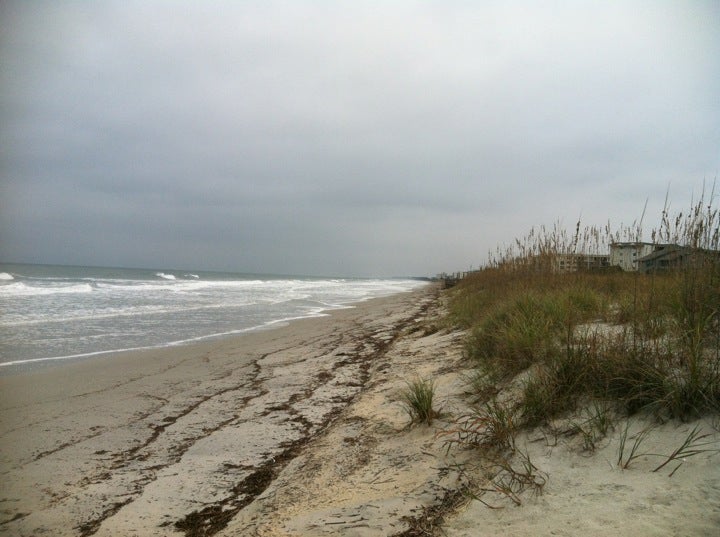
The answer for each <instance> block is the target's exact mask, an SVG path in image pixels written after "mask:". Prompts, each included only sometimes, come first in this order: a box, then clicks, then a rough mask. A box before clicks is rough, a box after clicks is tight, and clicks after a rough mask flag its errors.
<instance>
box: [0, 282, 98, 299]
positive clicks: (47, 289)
mask: <svg viewBox="0 0 720 537" xmlns="http://www.w3.org/2000/svg"><path fill="white" fill-rule="evenodd" d="M92 290H93V286H92V285H90V284H89V283H83V284H78V285H58V286H42V287H36V286H33V285H26V284H24V283H23V282H15V283H11V284H10V285H3V286H0V295H3V296H38V295H55V294H71V293H92Z"/></svg>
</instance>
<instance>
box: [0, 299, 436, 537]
mask: <svg viewBox="0 0 720 537" xmlns="http://www.w3.org/2000/svg"><path fill="white" fill-rule="evenodd" d="M435 294H436V289H435V288H434V287H431V286H428V287H426V288H423V289H421V290H419V291H416V292H412V293H404V294H398V295H394V296H391V297H388V298H382V299H374V300H370V301H367V302H363V303H359V304H357V305H356V307H354V308H351V309H345V310H340V311H336V312H334V313H333V314H332V315H331V316H329V317H322V318H315V319H306V320H299V321H294V322H292V323H290V324H289V325H288V326H284V327H280V328H277V329H274V330H268V331H263V332H257V333H251V334H246V335H243V336H241V337H236V338H230V339H224V340H221V341H215V342H206V343H202V344H197V345H190V346H185V347H177V348H167V349H162V350H151V351H143V352H132V353H124V354H119V355H116V356H108V357H102V358H96V359H89V360H85V361H80V362H76V363H68V364H64V365H62V366H57V367H49V368H44V369H40V370H38V371H35V372H29V373H22V374H11V375H5V376H3V377H2V378H0V393H2V403H1V405H2V410H1V412H0V416H1V418H0V427H1V428H0V438H1V447H2V461H1V463H0V464H1V466H0V473H1V474H2V481H3V487H2V489H3V490H2V498H1V504H2V507H1V509H0V516H1V517H2V518H1V519H0V532H1V533H2V534H4V535H28V536H29V535H39V534H50V535H173V534H181V533H183V532H185V533H187V534H207V533H212V532H215V531H218V530H220V529H222V528H223V527H224V526H225V525H228V524H229V526H228V530H230V528H231V527H235V526H237V525H238V524H240V525H248V526H252V525H253V524H255V525H258V526H260V525H263V524H265V522H266V521H265V520H264V518H263V516H262V515H261V514H260V515H259V516H258V515H255V516H254V515H253V514H251V513H262V506H255V505H254V504H253V502H254V501H256V500H258V498H257V497H258V496H259V495H261V494H262V493H263V492H266V490H267V489H268V487H269V485H270V484H271V483H273V481H275V480H276V478H277V477H278V475H279V474H280V472H281V470H283V469H284V468H285V467H286V466H288V465H290V464H292V463H293V462H294V461H295V460H296V459H297V458H298V457H299V456H301V455H302V454H304V453H305V451H306V449H307V445H308V443H310V442H311V441H313V440H317V439H318V438H320V437H321V436H322V437H323V438H325V439H328V438H329V437H328V436H327V434H328V432H327V431H326V429H327V428H328V427H329V426H331V425H332V424H333V423H335V422H336V421H337V419H338V416H339V415H341V414H342V413H343V412H347V409H348V405H349V403H350V402H352V401H353V400H354V399H355V398H356V397H357V396H358V394H359V393H360V392H361V391H362V390H364V389H367V387H368V386H369V385H371V384H373V383H378V382H382V380H383V378H384V376H386V375H387V373H386V372H384V369H387V368H388V363H387V361H388V358H387V352H388V350H389V349H390V348H391V347H392V344H393V342H395V341H396V340H398V339H399V337H400V336H401V335H402V334H405V333H406V332H407V331H409V330H412V329H413V328H414V327H415V326H416V325H418V326H419V325H421V324H422V323H423V322H424V320H425V319H426V317H427V316H428V315H433V314H434V312H433V309H432V308H433V305H434V300H435V299H434V295H435ZM392 407H393V408H392V409H391V410H390V411H391V412H392V413H393V414H397V416H396V422H397V424H396V426H397V427H398V428H401V427H402V426H404V424H405V423H404V422H405V421H406V418H405V417H403V415H402V409H401V408H400V407H399V406H397V407H396V405H392ZM351 421H352V422H353V423H354V433H352V432H348V433H347V435H346V436H347V437H348V438H356V442H357V443H358V444H362V442H363V441H364V440H363V438H364V436H362V435H361V434H360V433H361V429H362V427H361V424H362V421H361V420H355V419H353V420H351ZM385 425H386V426H387V427H390V428H392V427H394V425H393V424H392V423H386V424H385ZM323 434H324V435H325V436H323ZM343 438H344V437H343ZM327 441H330V442H332V441H333V440H332V439H329V440H327ZM340 442H341V444H342V442H343V440H342V439H340ZM356 462H357V461H354V463H356ZM330 470H332V468H331V469H330ZM346 470H349V468H346ZM398 470H399V468H398ZM339 475H341V474H339ZM419 502H420V499H418V500H417V501H416V502H414V503H413V502H412V501H410V500H408V499H407V498H402V499H399V500H398V506H397V509H396V510H395V511H396V512H397V518H399V517H400V516H402V515H405V514H409V509H410V508H412V507H416V506H417V505H418V504H419ZM406 504H407V505H406ZM393 516H394V515H393ZM253 517H254V518H253ZM397 518H396V519H395V520H394V521H397ZM246 520H247V521H248V522H245V521H246ZM251 520H254V522H250V521H251ZM386 522H387V520H385V519H383V520H382V521H381V522H379V524H381V525H383V526H384V525H385V523H386ZM193 532H195V533H193ZM243 532H244V530H241V532H240V533H241V534H242V533H243Z"/></svg>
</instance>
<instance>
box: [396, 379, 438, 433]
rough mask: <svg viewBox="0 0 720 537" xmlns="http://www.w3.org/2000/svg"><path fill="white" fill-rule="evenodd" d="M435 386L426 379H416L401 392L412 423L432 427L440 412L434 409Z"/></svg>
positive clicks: (403, 403)
mask: <svg viewBox="0 0 720 537" xmlns="http://www.w3.org/2000/svg"><path fill="white" fill-rule="evenodd" d="M434 399H435V384H434V383H433V382H432V381H430V380H426V379H421V378H418V379H415V380H413V381H412V382H408V383H407V387H406V388H405V389H403V390H402V391H401V392H400V402H401V403H402V405H403V408H404V409H405V411H406V412H407V413H408V415H409V416H410V422H411V423H422V424H425V425H431V424H432V422H433V419H435V418H436V417H438V416H439V412H438V411H437V410H435V408H434V407H433V402H434Z"/></svg>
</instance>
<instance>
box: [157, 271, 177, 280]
mask: <svg viewBox="0 0 720 537" xmlns="http://www.w3.org/2000/svg"><path fill="white" fill-rule="evenodd" d="M155 276H158V277H159V278H162V279H164V280H176V279H177V278H175V275H174V274H165V273H164V272H156V273H155Z"/></svg>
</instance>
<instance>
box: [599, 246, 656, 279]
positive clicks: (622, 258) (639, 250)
mask: <svg viewBox="0 0 720 537" xmlns="http://www.w3.org/2000/svg"><path fill="white" fill-rule="evenodd" d="M655 248H656V245H655V244H653V243H651V242H614V243H612V244H611V245H610V266H613V267H620V268H621V269H623V270H625V271H628V272H631V271H636V270H638V268H639V264H638V260H639V259H640V258H642V257H645V256H647V255H650V254H651V253H653V252H654V251H655Z"/></svg>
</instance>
